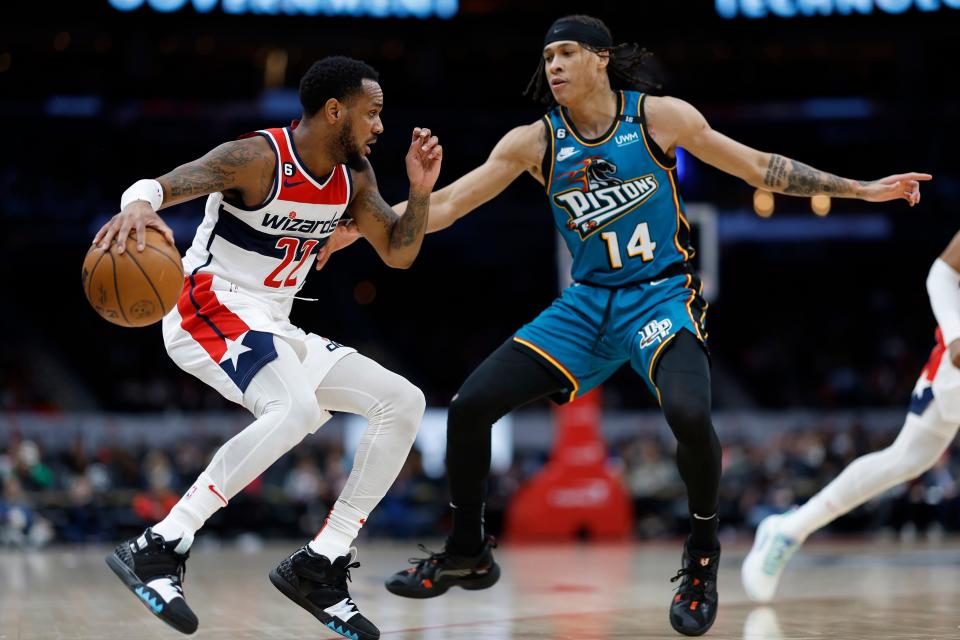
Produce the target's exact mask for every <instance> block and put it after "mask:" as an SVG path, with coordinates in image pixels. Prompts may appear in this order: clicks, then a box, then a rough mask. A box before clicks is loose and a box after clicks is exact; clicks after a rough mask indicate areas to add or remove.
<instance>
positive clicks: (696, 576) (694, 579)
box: [670, 567, 710, 596]
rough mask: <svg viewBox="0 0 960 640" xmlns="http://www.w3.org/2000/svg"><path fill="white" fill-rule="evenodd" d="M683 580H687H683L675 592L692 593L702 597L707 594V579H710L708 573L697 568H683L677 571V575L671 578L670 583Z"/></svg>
mask: <svg viewBox="0 0 960 640" xmlns="http://www.w3.org/2000/svg"><path fill="white" fill-rule="evenodd" d="M681 578H687V579H686V580H683V582H681V583H680V584H679V585H677V587H676V588H675V589H674V591H677V592H678V593H683V594H687V593H691V592H692V593H694V594H696V595H698V596H702V595H704V594H705V593H706V589H707V579H709V578H710V576H709V575H707V572H706V571H704V570H702V569H699V568H697V567H683V568H682V569H680V570H679V571H677V575H675V576H673V577H672V578H670V582H676V581H677V580H680V579H681Z"/></svg>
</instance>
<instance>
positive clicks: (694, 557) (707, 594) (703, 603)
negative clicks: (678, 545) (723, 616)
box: [670, 540, 720, 636]
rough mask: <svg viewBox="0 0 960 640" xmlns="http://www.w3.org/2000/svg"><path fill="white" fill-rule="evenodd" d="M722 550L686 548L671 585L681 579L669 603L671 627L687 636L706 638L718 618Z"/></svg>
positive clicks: (688, 545) (671, 579)
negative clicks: (718, 572) (718, 586)
mask: <svg viewBox="0 0 960 640" xmlns="http://www.w3.org/2000/svg"><path fill="white" fill-rule="evenodd" d="M719 563H720V550H719V549H717V550H715V551H697V550H696V549H691V548H690V541H689V540H687V542H686V544H684V545H683V568H681V569H680V570H679V571H677V575H675V576H674V577H672V578H670V582H676V581H677V580H680V581H681V582H680V586H679V587H677V593H676V595H674V596H673V602H672V603H670V624H671V625H673V628H674V629H676V630H677V631H678V632H680V633H682V634H683V635H685V636H699V635H703V634H704V633H706V632H707V630H709V629H710V627H711V626H713V621H714V620H716V619H717V606H718V598H717V565H718V564H719Z"/></svg>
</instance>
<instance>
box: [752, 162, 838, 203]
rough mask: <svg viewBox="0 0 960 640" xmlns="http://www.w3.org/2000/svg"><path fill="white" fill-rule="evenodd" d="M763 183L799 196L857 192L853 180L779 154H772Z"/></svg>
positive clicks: (781, 191) (779, 190)
mask: <svg viewBox="0 0 960 640" xmlns="http://www.w3.org/2000/svg"><path fill="white" fill-rule="evenodd" d="M788 162H789V166H788ZM763 184H764V186H766V187H768V188H770V189H771V190H773V191H778V192H780V193H789V194H792V195H799V196H812V195H817V194H826V195H833V196H852V195H854V194H855V193H856V183H855V182H854V181H853V180H847V179H846V178H841V177H839V176H835V175H833V174H831V173H826V172H824V171H819V170H817V169H814V168H813V167H811V166H809V165H806V164H803V163H802V162H798V161H797V160H789V159H788V158H784V157H783V156H779V155H777V154H772V155H771V156H770V162H769V163H768V164H767V173H766V175H764V177H763Z"/></svg>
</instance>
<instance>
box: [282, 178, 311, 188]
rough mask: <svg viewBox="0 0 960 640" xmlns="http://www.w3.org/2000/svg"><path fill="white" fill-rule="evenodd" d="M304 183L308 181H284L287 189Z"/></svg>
mask: <svg viewBox="0 0 960 640" xmlns="http://www.w3.org/2000/svg"><path fill="white" fill-rule="evenodd" d="M304 182H306V180H300V181H299V182H290V181H289V180H284V181H283V186H285V187H287V188H289V187H295V186H297V185H298V184H303V183H304Z"/></svg>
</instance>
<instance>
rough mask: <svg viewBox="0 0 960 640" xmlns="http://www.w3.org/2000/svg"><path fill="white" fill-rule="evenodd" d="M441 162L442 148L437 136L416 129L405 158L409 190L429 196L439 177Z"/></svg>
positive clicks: (422, 128)
mask: <svg viewBox="0 0 960 640" xmlns="http://www.w3.org/2000/svg"><path fill="white" fill-rule="evenodd" d="M442 160H443V147H442V146H440V140H439V139H438V138H437V136H435V135H432V134H431V132H430V129H427V128H425V127H416V128H415V129H414V130H413V139H412V140H411V141H410V148H409V149H408V150H407V157H406V164H407V177H408V178H409V179H410V190H411V191H413V192H416V193H420V194H423V195H429V194H430V192H431V191H433V185H435V184H436V183H437V177H438V176H439V175H440V163H441V161H442Z"/></svg>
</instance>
